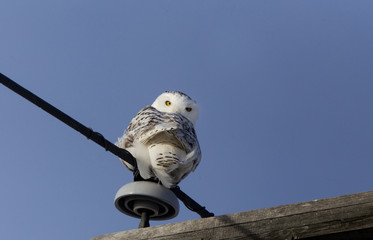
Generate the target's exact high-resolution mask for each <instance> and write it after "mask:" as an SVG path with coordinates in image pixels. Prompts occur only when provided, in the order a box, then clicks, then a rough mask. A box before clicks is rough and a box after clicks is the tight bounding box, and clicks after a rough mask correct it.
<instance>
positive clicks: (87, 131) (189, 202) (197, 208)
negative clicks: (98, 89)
mask: <svg viewBox="0 0 373 240" xmlns="http://www.w3.org/2000/svg"><path fill="white" fill-rule="evenodd" d="M0 83H2V84H3V85H4V86H6V87H7V88H9V89H10V90H12V91H14V92H15V93H17V94H19V95H20V96H22V97H24V98H25V99H27V100H28V101H30V102H32V103H33V104H35V105H36V106H38V107H40V108H41V109H43V110H44V111H46V112H47V113H49V114H51V115H52V116H54V117H55V118H57V119H59V120H60V121H62V122H63V123H65V124H67V125H68V126H70V127H71V128H73V129H75V130H76V131H78V132H80V133H81V134H83V135H84V136H86V137H87V138H88V139H90V140H92V141H94V142H95V143H97V144H98V145H100V146H101V147H103V148H104V149H105V150H106V151H109V152H111V153H113V154H114V155H116V156H118V157H120V158H121V159H123V160H124V161H126V162H127V163H129V164H131V165H132V166H134V167H135V171H134V172H135V173H136V172H137V171H136V170H137V164H136V159H135V158H134V157H133V156H132V154H131V153H129V152H128V151H127V150H125V149H123V148H119V147H117V146H116V145H114V144H113V143H111V142H110V141H108V140H106V139H105V138H104V136H103V135H102V134H100V133H98V132H95V131H93V130H92V129H91V128H88V127H86V126H84V125H83V124H81V123H80V122H78V121H76V120H75V119H73V118H72V117H70V116H68V115H67V114H65V113H64V112H62V111H60V110H59V109H57V108H55V107H54V106H52V105H51V104H49V103H48V102H46V101H44V100H43V99H41V98H39V97H38V96H36V95H35V94H33V93H32V92H30V91H28V90H27V89H25V88H23V87H22V86H20V85H18V84H17V83H16V82H14V81H13V80H11V79H10V78H8V77H7V76H5V75H3V74H2V73H0ZM135 178H136V176H135ZM171 190H172V192H173V193H174V194H175V195H176V196H177V197H178V198H179V199H180V200H181V201H182V202H183V203H184V204H185V206H186V207H187V208H188V209H190V210H192V211H194V212H196V213H198V214H199V215H200V216H201V217H203V218H205V217H211V216H214V214H213V213H210V212H208V211H207V210H206V209H205V207H202V206H201V205H199V204H198V203H197V202H195V201H194V200H193V199H191V198H190V197H189V196H188V195H186V194H185V193H184V192H183V191H181V189H180V188H179V187H175V188H171Z"/></svg>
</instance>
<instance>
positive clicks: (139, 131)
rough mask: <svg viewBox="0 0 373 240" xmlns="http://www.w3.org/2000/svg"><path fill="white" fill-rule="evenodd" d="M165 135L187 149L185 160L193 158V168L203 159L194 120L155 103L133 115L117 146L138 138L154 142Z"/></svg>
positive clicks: (129, 146)
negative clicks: (155, 105) (191, 120)
mask: <svg viewBox="0 0 373 240" xmlns="http://www.w3.org/2000/svg"><path fill="white" fill-rule="evenodd" d="M165 139H168V141H172V142H173V144H175V145H176V146H177V147H180V148H181V149H184V150H185V152H186V153H187V156H186V159H185V160H184V161H187V162H189V161H192V162H193V168H192V170H193V171H194V169H195V168H196V167H197V166H198V164H199V162H200V161H201V150H200V147H199V143H198V139H197V135H196V132H195V130H194V127H193V124H192V123H191V122H190V121H189V120H188V119H187V118H185V117H184V116H183V115H181V114H178V113H164V112H160V111H158V110H157V109H155V108H154V107H152V106H147V107H145V108H143V109H141V110H140V112H138V113H137V114H136V115H135V117H134V118H133V119H132V121H131V123H130V124H129V126H128V128H127V130H126V132H125V133H124V135H123V137H122V138H120V139H118V142H117V146H118V147H122V148H125V149H128V148H131V147H133V145H134V142H136V141H138V142H141V143H143V144H152V143H157V142H160V141H164V140H165ZM121 160H122V159H121ZM122 162H123V164H124V165H125V166H126V167H127V168H129V169H130V170H131V171H133V170H134V167H133V166H132V165H130V164H128V163H126V162H124V161H123V160H122Z"/></svg>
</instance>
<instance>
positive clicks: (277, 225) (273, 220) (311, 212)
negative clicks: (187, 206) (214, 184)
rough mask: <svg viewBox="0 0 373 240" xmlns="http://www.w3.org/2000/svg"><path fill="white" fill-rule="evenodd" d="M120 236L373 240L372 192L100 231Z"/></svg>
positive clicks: (106, 239) (109, 239) (105, 238)
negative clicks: (137, 227) (153, 224)
mask: <svg viewBox="0 0 373 240" xmlns="http://www.w3.org/2000/svg"><path fill="white" fill-rule="evenodd" d="M114 239H115V240H120V239H156V240H168V239H178V240H187V239H204V240H207V239H211V240H212V239H252V240H264V239H284V240H285V239H288V240H292V239H304V240H326V239H328V240H333V239H339V240H345V239H354V240H365V239H373V191H369V192H363V193H357V194H351V195H345V196H340V197H333V198H326V199H321V200H314V201H309V202H303V203H296V204H290V205H283V206H278V207H272V208H265V209H259V210H253V211H248V212H241V213H233V214H228V215H222V216H217V217H210V218H204V219H197V220H191V221H186V222H180V223H172V224H166V225H161V226H155V227H150V228H144V229H134V230H129V231H124V232H117V233H111V234H106V235H101V236H98V237H95V238H93V239H92V240H114Z"/></svg>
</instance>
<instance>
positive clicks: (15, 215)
mask: <svg viewBox="0 0 373 240" xmlns="http://www.w3.org/2000/svg"><path fill="white" fill-rule="evenodd" d="M372 9H373V2H372V1H362V0H358V1H340V0H338V1H336V0H335V1H332V0H330V1H321V0H320V1H318V0H315V1H207V0H206V1H118V0H116V1H87V0H86V1H81V0H79V1H71V0H66V1H54V0H48V1H46V0H45V1H41V0H36V1H24V0H23V1H22V0H20V1H13V0H3V1H1V3H0V12H1V14H0V29H1V37H0V52H1V54H0V67H1V69H0V70H1V72H2V73H3V74H5V75H7V76H9V77H10V78H12V79H13V80H15V81H16V82H18V83H19V84H21V85H23V86H24V87H26V88H27V89H29V90H31V91H33V92H34V93H36V94H37V95H39V96H40V97H42V98H43V99H45V100H46V101H48V102H49V103H51V104H53V105H54V106H56V107H58V108H59V109H61V110H62V111H64V112H66V113H68V114H69V115H70V116H72V117H74V118H75V119H77V120H78V121H80V122H81V123H83V124H85V125H86V126H89V127H92V128H93V129H94V130H96V131H98V132H100V133H102V134H103V135H104V136H105V137H106V138H107V139H109V140H111V141H112V142H115V141H116V139H117V137H120V136H121V135H122V134H123V131H124V130H125V128H126V127H127V125H128V123H129V122H130V120H131V119H132V117H133V116H134V115H135V114H136V113H137V112H138V111H139V110H140V109H141V108H143V107H144V106H146V105H149V104H151V103H152V102H153V101H154V99H155V98H156V97H157V96H158V95H159V94H161V93H162V92H163V91H165V90H178V91H183V92H185V93H187V94H188V95H190V96H191V97H192V98H194V99H196V100H197V102H198V103H199V105H200V119H199V120H198V122H197V125H196V130H197V134H198V137H199V141H200V145H201V148H202V154H203V157H202V162H201V164H200V166H199V167H198V168H197V170H196V171H195V172H194V173H193V174H191V175H189V176H188V178H186V179H185V180H184V181H183V182H182V183H181V184H180V187H181V188H182V190H183V191H185V192H186V193H187V194H189V195H190V196H191V197H193V198H194V199H195V200H196V201H198V202H199V203H200V204H201V205H205V206H207V208H208V210H210V211H213V212H214V213H215V214H216V215H222V214H228V213H234V212H241V211H248V210H253V209H259V208H266V207H272V206H277V205H282V204H290V203H296V202H301V201H308V200H314V199H320V198H326V197H332V196H339V195H344V194H350V193H357V192H363V191H369V190H372V182H373V174H372V168H373V161H372V160H373V159H372V158H373V108H372V103H373V94H372V92H373V67H372V63H373V15H372ZM0 116H1V118H0V134H1V138H0V161H1V167H0V191H1V198H0V232H1V235H2V238H4V239H26V238H27V239H51V238H53V239H89V238H91V237H94V236H97V235H100V234H105V233H111V232H118V231H123V230H129V229H134V228H137V225H138V220H137V219H133V218H130V217H128V216H126V215H123V214H121V213H120V212H118V211H117V210H116V209H115V207H114V205H113V200H114V196H115V193H116V191H117V190H118V189H119V188H120V187H121V186H122V185H124V184H126V183H128V182H131V181H132V175H131V173H130V172H129V171H127V169H126V168H125V167H124V166H122V164H121V163H120V161H119V160H118V159H117V158H116V157H115V156H114V155H112V154H110V153H108V152H105V151H104V150H103V149H102V148H101V147H99V146H98V145H96V144H95V143H93V142H91V141H88V140H87V139H86V138H85V137H83V136H81V135H80V134H79V133H77V132H75V131H74V130H72V129H70V128H69V127H67V126H66V125H64V124H63V123H61V122H60V121H58V120H56V119H55V118H53V117H52V116H50V115H48V114H47V113H45V112H43V111H42V110H41V109H39V108H37V107H35V106H34V105H32V104H30V103H29V102H27V101H26V100H24V99H23V98H21V97H20V96H18V95H16V94H15V93H13V92H11V91H10V90H8V89H7V88H5V87H4V86H2V85H1V86H0ZM197 218H199V216H198V215H197V214H195V213H193V212H190V211H189V210H187V209H186V208H185V207H184V206H183V205H181V211H180V214H179V216H177V217H176V218H175V219H172V220H170V221H165V222H160V221H157V222H156V221H152V222H151V225H152V226H154V225H159V224H164V223H169V222H180V221H186V220H191V219H197Z"/></svg>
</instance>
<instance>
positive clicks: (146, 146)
mask: <svg viewBox="0 0 373 240" xmlns="http://www.w3.org/2000/svg"><path fill="white" fill-rule="evenodd" d="M198 112H199V111H198V105H197V103H196V102H195V101H194V100H193V99H191V98H190V97H189V96H188V95H186V94H185V93H182V92H178V91H166V92H164V93H163V94H161V95H160V96H159V97H158V98H157V99H156V100H155V101H154V103H153V104H152V105H151V106H147V107H145V108H143V109H141V110H140V112H139V113H137V114H136V116H135V117H134V118H133V119H132V121H131V123H130V124H129V126H128V128H127V130H126V131H125V133H124V135H123V136H122V137H121V138H119V139H118V142H117V143H116V144H117V146H118V147H121V148H124V149H126V150H127V151H129V152H130V153H131V154H132V155H133V156H134V157H135V158H136V160H137V165H138V169H139V171H140V175H141V177H142V178H143V179H149V178H155V179H157V180H158V181H160V182H161V183H162V185H163V186H165V187H167V188H172V187H175V186H176V185H177V184H178V183H179V182H180V181H181V180H182V179H184V178H185V177H186V176H187V175H188V174H189V173H190V172H191V171H194V170H195V169H196V167H197V166H198V164H199V162H200V161H201V150H200V147H199V143H198V140H197V135H196V132H195V130H194V124H195V123H196V121H197V119H198ZM121 161H122V163H123V164H124V165H125V166H126V167H127V168H128V169H129V170H131V171H134V170H135V169H134V167H133V166H132V165H130V164H128V163H127V162H125V161H123V160H122V159H121Z"/></svg>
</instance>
